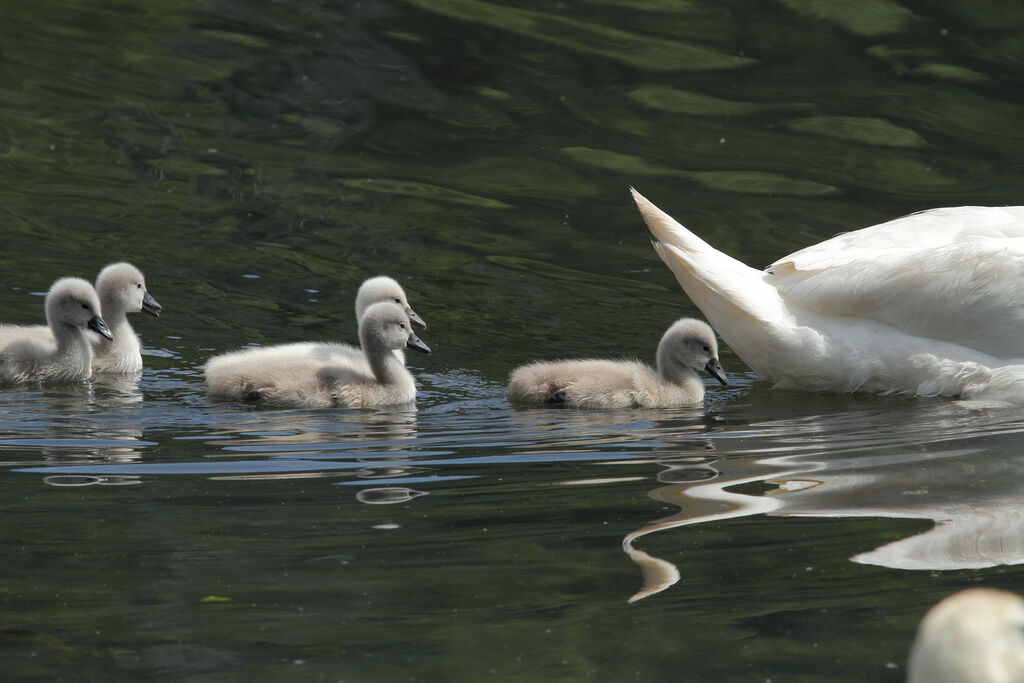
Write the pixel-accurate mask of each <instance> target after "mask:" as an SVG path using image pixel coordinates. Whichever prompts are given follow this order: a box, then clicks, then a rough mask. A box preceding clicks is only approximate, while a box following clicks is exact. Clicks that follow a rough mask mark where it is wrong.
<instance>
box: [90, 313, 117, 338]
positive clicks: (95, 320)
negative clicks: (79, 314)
mask: <svg viewBox="0 0 1024 683" xmlns="http://www.w3.org/2000/svg"><path fill="white" fill-rule="evenodd" d="M88 328H89V329H90V330H92V331H93V332H98V333H100V334H102V335H103V336H104V337H106V338H107V339H109V340H110V341H114V335H113V334H112V333H111V332H110V328H109V327H107V322H106V321H105V320H104V319H103V318H101V317H99V316H98V315H94V316H93V317H92V319H91V320H89V323H88Z"/></svg>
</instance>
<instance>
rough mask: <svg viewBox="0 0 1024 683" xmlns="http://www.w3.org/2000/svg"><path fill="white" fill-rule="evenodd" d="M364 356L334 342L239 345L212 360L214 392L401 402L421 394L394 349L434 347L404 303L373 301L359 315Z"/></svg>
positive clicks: (295, 400)
mask: <svg viewBox="0 0 1024 683" xmlns="http://www.w3.org/2000/svg"><path fill="white" fill-rule="evenodd" d="M359 341H360V343H361V344H362V352H363V358H362V359H360V360H359V361H358V362H356V361H353V359H351V358H349V357H348V356H347V355H345V354H336V353H331V352H330V351H329V350H330V349H331V347H333V346H336V345H333V344H313V343H299V344H285V345H282V346H271V347H264V348H258V349H247V350H242V351H235V352H232V353H227V354H224V355H221V356H216V357H214V358H211V359H210V361H209V362H208V363H207V364H206V383H207V385H208V386H209V392H210V396H212V397H214V398H223V399H233V400H236V401H249V402H258V403H260V404H263V405H268V406H276V407H297V408H329V407H353V408H368V407H374V406H390V405H401V404H404V403H412V402H413V401H414V400H415V399H416V384H415V381H414V380H413V376H412V374H410V372H409V371H408V370H406V369H405V366H404V365H403V364H402V363H401V361H399V360H398V358H396V357H395V355H394V353H393V351H394V350H395V349H401V348H406V347H408V348H412V349H416V350H417V351H422V352H423V353H430V347H428V346H427V345H426V344H424V343H423V342H422V341H420V339H419V338H418V337H417V336H416V335H415V334H414V333H413V331H412V324H411V321H410V320H409V316H408V315H407V314H406V312H405V310H404V309H403V308H402V306H400V305H398V304H395V303H391V302H381V303H376V304H373V305H371V306H369V307H368V308H367V309H366V310H365V312H364V313H363V317H362V319H361V320H360V321H359Z"/></svg>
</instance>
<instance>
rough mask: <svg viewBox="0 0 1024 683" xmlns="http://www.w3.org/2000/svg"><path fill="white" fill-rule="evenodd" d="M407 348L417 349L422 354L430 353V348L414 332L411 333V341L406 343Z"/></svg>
mask: <svg viewBox="0 0 1024 683" xmlns="http://www.w3.org/2000/svg"><path fill="white" fill-rule="evenodd" d="M405 346H406V348H409V349H416V350H417V351H419V352H421V353H430V347H429V346H427V345H426V344H424V343H423V341H422V340H421V339H420V338H419V337H417V336H416V335H415V334H413V333H412V332H409V341H407V342H406V343H405Z"/></svg>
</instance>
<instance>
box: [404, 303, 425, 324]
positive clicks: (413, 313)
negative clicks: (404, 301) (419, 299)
mask: <svg viewBox="0 0 1024 683" xmlns="http://www.w3.org/2000/svg"><path fill="white" fill-rule="evenodd" d="M405 314H406V315H407V316H409V320H411V321H413V322H414V323H416V324H417V325H419V326H420V327H422V328H423V329H427V324H426V323H425V322H423V318H421V317H419V316H418V315H416V311H414V310H412V309H411V308H410V307H408V306H406V307H405Z"/></svg>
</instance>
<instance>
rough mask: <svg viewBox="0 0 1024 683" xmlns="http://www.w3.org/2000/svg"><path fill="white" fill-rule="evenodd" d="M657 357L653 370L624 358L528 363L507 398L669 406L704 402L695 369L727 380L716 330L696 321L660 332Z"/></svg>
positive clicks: (519, 371) (574, 403)
mask: <svg viewBox="0 0 1024 683" xmlns="http://www.w3.org/2000/svg"><path fill="white" fill-rule="evenodd" d="M656 357H657V365H658V370H657V372H655V371H654V370H652V369H651V368H650V367H649V366H648V365H645V364H644V363H640V362H639V361H628V360H590V359H587V360H563V361H554V362H546V361H540V362H536V363H530V364H528V365H524V366H522V367H519V368H516V369H515V370H514V371H513V372H512V375H511V377H510V378H509V383H508V394H509V399H510V400H511V401H512V402H513V403H522V404H548V405H551V404H564V405H567V406H569V407H572V408H667V407H673V406H692V405H697V404H699V403H700V402H701V401H703V400H704V383H703V382H702V381H701V379H700V377H699V376H698V375H697V373H696V372H694V369H703V370H706V371H707V372H708V373H710V374H711V375H712V376H714V377H715V379H717V380H718V381H719V382H721V383H722V384H728V382H727V380H726V379H725V373H724V372H723V370H722V366H721V364H720V363H719V362H718V344H717V342H716V341H715V333H714V332H713V331H712V329H711V328H710V327H709V326H708V325H707V323H704V322H702V321H700V320H693V319H692V318H681V319H679V320H677V321H676V322H674V323H673V324H672V326H671V327H669V328H668V330H666V332H665V334H664V335H662V337H661V341H660V342H659V343H658V351H657V356H656Z"/></svg>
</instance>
